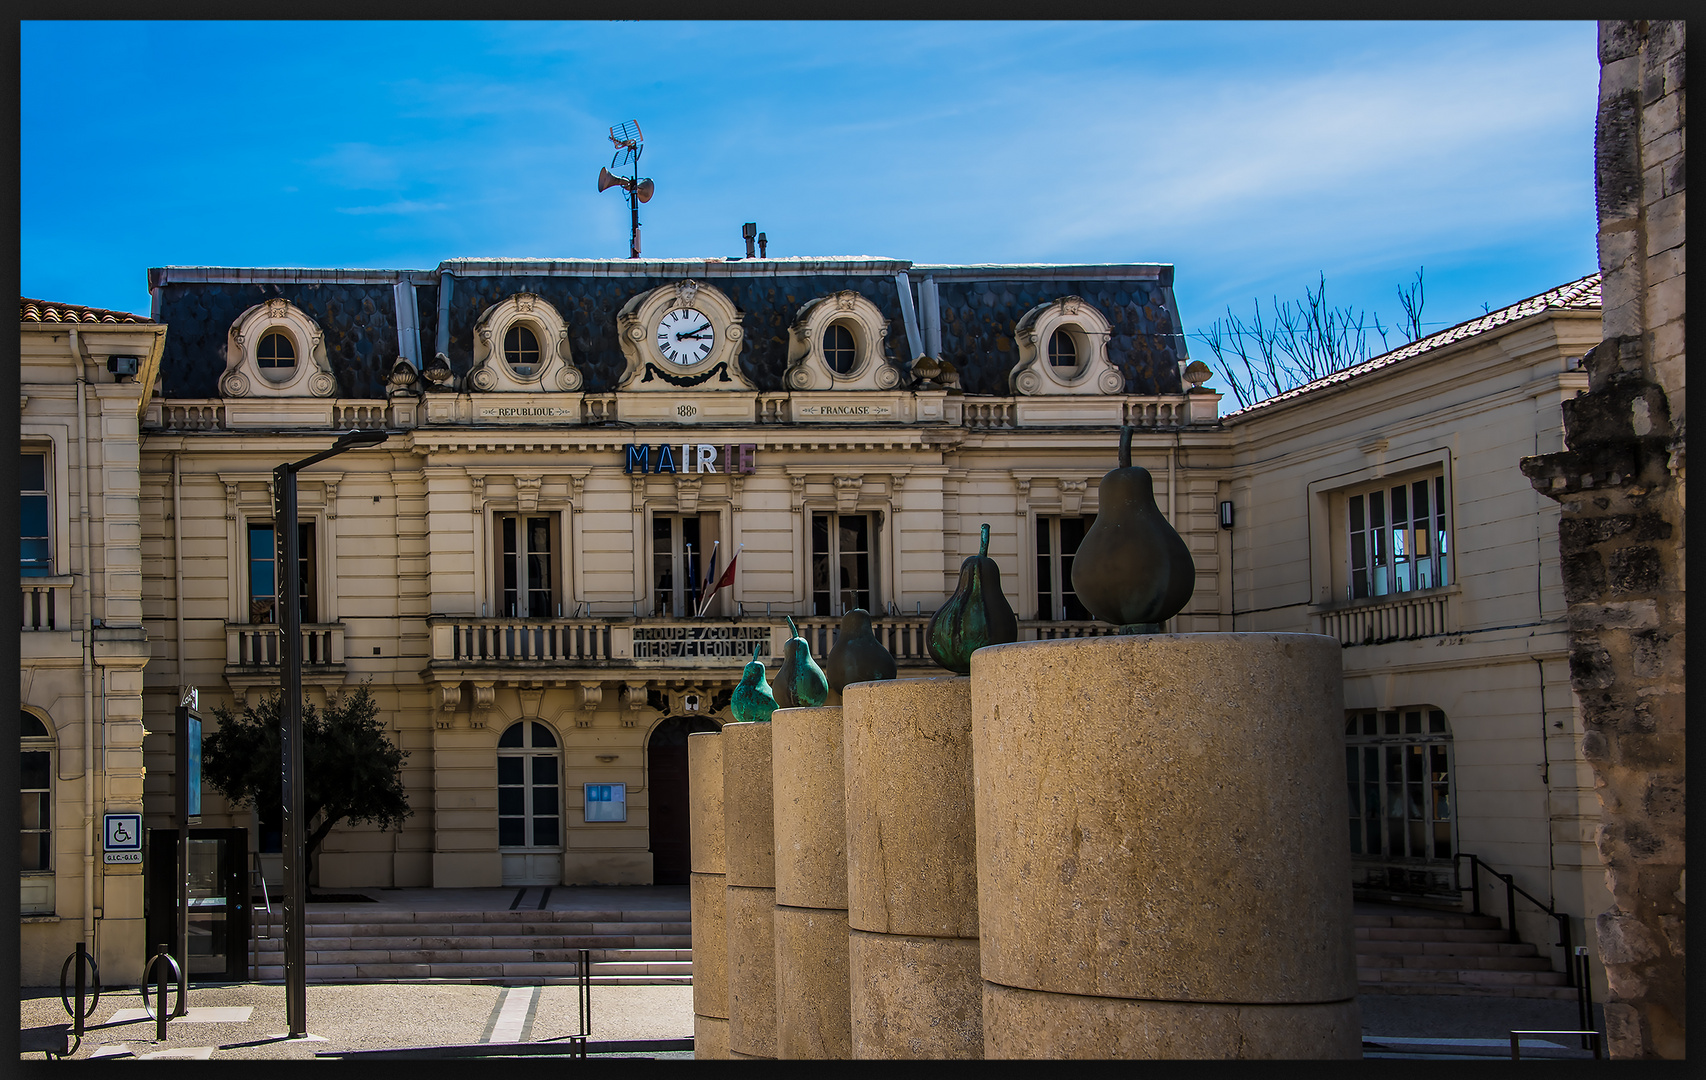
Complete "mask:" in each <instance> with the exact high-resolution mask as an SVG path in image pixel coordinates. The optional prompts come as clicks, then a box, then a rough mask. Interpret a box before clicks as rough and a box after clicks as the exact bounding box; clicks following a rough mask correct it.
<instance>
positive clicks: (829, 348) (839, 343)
mask: <svg viewBox="0 0 1706 1080" xmlns="http://www.w3.org/2000/svg"><path fill="white" fill-rule="evenodd" d="M823 359H824V361H825V362H826V363H827V364H829V369H830V370H831V371H833V372H835V373H836V374H837V375H846V374H847V373H848V372H850V371H852V370H853V368H854V365H856V364H857V363H858V362H859V350H858V348H857V347H856V346H855V345H854V342H853V331H851V330H849V329H848V328H847V327H846V326H844V325H842V324H841V323H830V324H829V326H827V327H826V328H825V329H824V331H823Z"/></svg>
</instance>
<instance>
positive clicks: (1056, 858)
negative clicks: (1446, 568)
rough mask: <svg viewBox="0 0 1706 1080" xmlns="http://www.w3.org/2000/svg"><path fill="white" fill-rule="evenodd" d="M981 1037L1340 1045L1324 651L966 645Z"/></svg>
mask: <svg viewBox="0 0 1706 1080" xmlns="http://www.w3.org/2000/svg"><path fill="white" fill-rule="evenodd" d="M971 681H972V716H973V744H974V749H975V758H976V775H977V814H976V816H977V872H978V904H979V911H980V913H981V916H982V918H981V924H982V927H983V937H982V972H983V978H984V980H985V984H984V997H983V1006H984V1020H985V1025H984V1040H985V1043H984V1045H985V1050H986V1052H987V1054H988V1055H989V1056H990V1057H1001V1058H1024V1057H1044V1058H1054V1057H1063V1058H1120V1057H1124V1058H1234V1057H1239V1058H1297V1057H1303V1058H1356V1057H1360V1056H1361V1054H1362V1049H1361V1020H1360V1014H1359V1012H1358V1009H1357V1005H1356V991H1357V980H1356V957H1355V949H1354V945H1353V941H1352V929H1351V926H1352V923H1351V884H1350V881H1351V879H1350V851H1349V846H1348V845H1347V844H1346V842H1345V830H1344V816H1345V809H1344V798H1345V795H1344V791H1345V788H1344V783H1345V780H1344V745H1343V739H1342V734H1341V733H1342V731H1343V729H1344V691H1343V684H1342V681H1341V676H1340V645H1339V642H1338V641H1337V640H1336V639H1334V638H1328V637H1321V636H1318V635H1314V634H1170V635H1143V636H1118V637H1102V638H1086V639H1081V640H1068V641H1041V642H1025V643H1016V644H1011V645H1000V646H994V647H991V648H987V649H982V650H979V651H978V652H977V653H975V654H974V655H973V656H972V673H971Z"/></svg>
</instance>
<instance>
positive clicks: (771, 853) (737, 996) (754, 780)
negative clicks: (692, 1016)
mask: <svg viewBox="0 0 1706 1080" xmlns="http://www.w3.org/2000/svg"><path fill="white" fill-rule="evenodd" d="M722 739H723V861H724V866H725V868H726V873H727V878H726V884H727V888H726V896H727V909H726V911H727V914H726V916H725V919H724V926H725V928H726V934H727V938H728V971H727V981H728V1003H729V1056H730V1057H733V1058H743V1057H744V1058H773V1057H775V1056H776V932H775V916H774V911H775V907H776V849H775V842H774V828H775V821H774V817H773V812H772V809H771V778H770V771H771V766H770V757H771V754H770V746H771V728H770V725H769V724H768V723H758V724H745V723H742V724H725V725H724V726H723V731H722Z"/></svg>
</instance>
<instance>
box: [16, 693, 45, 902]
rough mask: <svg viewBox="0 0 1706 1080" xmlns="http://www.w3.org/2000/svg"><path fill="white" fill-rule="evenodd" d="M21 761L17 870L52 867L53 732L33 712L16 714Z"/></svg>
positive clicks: (21, 710)
mask: <svg viewBox="0 0 1706 1080" xmlns="http://www.w3.org/2000/svg"><path fill="white" fill-rule="evenodd" d="M18 723H19V730H20V732H21V733H22V738H21V740H20V741H21V743H22V750H23V760H22V761H21V762H19V769H18V800H19V801H18V833H19V835H18V869H19V870H20V871H24V872H26V873H27V872H29V871H31V870H38V871H39V870H52V869H53V733H52V732H50V731H48V729H47V725H46V724H44V723H42V720H41V717H39V716H37V715H36V714H35V713H32V712H29V711H27V710H23V709H20V710H19V716H18Z"/></svg>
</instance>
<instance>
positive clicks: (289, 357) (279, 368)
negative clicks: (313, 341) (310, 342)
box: [255, 330, 296, 376]
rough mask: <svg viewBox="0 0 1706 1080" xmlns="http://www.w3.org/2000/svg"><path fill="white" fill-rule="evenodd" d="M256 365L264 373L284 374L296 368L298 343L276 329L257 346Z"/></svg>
mask: <svg viewBox="0 0 1706 1080" xmlns="http://www.w3.org/2000/svg"><path fill="white" fill-rule="evenodd" d="M255 365H256V366H257V367H259V368H260V369H261V371H262V372H263V373H266V374H273V375H275V376H278V375H284V374H286V373H288V372H290V371H294V370H295V369H296V345H295V344H294V343H293V342H292V341H291V340H290V339H289V338H287V337H285V336H284V335H283V334H281V333H279V332H278V331H276V330H274V331H272V332H271V333H268V334H266V335H264V336H263V337H262V338H261V343H260V344H259V345H258V346H256V348H255Z"/></svg>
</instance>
